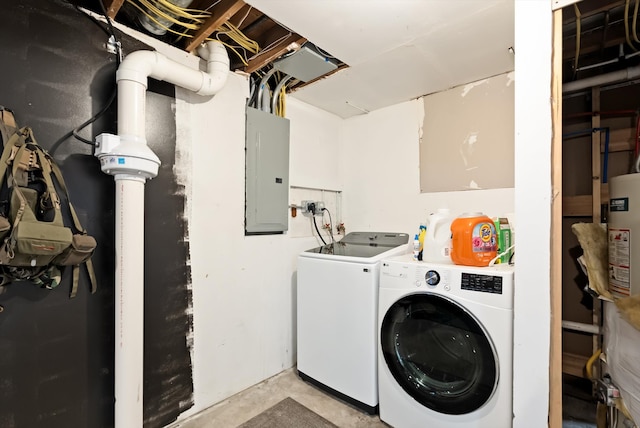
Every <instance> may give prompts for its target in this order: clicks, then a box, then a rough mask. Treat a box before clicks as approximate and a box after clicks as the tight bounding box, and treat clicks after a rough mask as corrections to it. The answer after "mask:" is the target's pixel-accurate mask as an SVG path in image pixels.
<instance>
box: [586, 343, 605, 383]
mask: <svg viewBox="0 0 640 428" xmlns="http://www.w3.org/2000/svg"><path fill="white" fill-rule="evenodd" d="M600 354H602V349H598V350H597V351H596V352H595V353H594V354H593V355H592V356H591V357H589V359H588V360H587V364H586V366H585V368H586V371H587V378H588V379H593V363H595V362H596V360H597V359H598V357H599V356H600Z"/></svg>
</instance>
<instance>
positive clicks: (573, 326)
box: [562, 320, 600, 334]
mask: <svg viewBox="0 0 640 428" xmlns="http://www.w3.org/2000/svg"><path fill="white" fill-rule="evenodd" d="M562 328H564V329H565V330H573V331H581V332H583V333H591V334H600V327H599V326H597V325H593V324H585V323H582V322H576V321H566V320H564V321H562Z"/></svg>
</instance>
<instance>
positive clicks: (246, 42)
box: [218, 22, 260, 53]
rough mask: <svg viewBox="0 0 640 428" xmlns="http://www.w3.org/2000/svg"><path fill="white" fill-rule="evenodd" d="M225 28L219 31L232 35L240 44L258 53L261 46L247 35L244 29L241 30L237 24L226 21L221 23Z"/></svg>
mask: <svg viewBox="0 0 640 428" xmlns="http://www.w3.org/2000/svg"><path fill="white" fill-rule="evenodd" d="M221 28H222V29H223V30H221V31H218V32H219V33H222V34H225V35H227V36H228V37H230V38H231V39H232V40H233V41H234V42H236V43H238V45H239V46H240V47H242V48H244V49H246V50H248V51H249V52H251V53H256V52H258V51H259V50H260V46H259V45H258V43H257V42H256V41H254V40H251V39H249V38H248V37H247V36H245V35H244V34H243V33H242V31H240V30H239V29H238V28H237V27H236V26H235V25H233V24H231V23H229V22H225V23H224V24H222V25H221Z"/></svg>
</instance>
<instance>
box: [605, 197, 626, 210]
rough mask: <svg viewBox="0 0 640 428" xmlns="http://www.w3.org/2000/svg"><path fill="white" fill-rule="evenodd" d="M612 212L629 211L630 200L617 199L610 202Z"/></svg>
mask: <svg viewBox="0 0 640 428" xmlns="http://www.w3.org/2000/svg"><path fill="white" fill-rule="evenodd" d="M609 209H610V210H611V211H629V198H615V199H610V200H609Z"/></svg>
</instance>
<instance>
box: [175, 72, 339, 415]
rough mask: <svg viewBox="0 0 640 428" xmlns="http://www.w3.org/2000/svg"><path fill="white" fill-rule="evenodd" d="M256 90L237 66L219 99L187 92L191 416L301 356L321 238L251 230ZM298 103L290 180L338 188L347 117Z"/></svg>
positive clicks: (183, 152)
mask: <svg viewBox="0 0 640 428" xmlns="http://www.w3.org/2000/svg"><path fill="white" fill-rule="evenodd" d="M247 95H248V83H247V80H246V78H245V77H243V76H240V75H234V74H230V75H229V81H228V82H227V84H226V86H225V87H224V89H223V90H222V91H221V92H220V93H218V94H217V95H216V96H215V97H213V98H210V99H206V98H202V97H200V96H198V95H195V94H192V93H188V92H185V91H178V98H179V99H178V101H177V107H176V115H177V122H178V142H177V152H178V156H177V159H179V164H178V165H177V166H176V170H177V171H178V172H179V174H180V175H181V176H182V181H183V183H184V184H185V189H186V194H187V199H188V205H187V207H188V213H187V215H188V218H189V246H190V254H191V260H190V263H191V269H192V289H193V319H194V332H193V354H192V359H193V379H194V395H195V397H194V400H195V406H194V407H193V408H192V409H190V410H189V411H188V412H187V413H185V414H184V415H183V417H187V416H188V415H191V414H194V413H197V412H199V411H201V410H203V409H205V408H207V407H209V406H211V405H213V404H215V403H217V402H219V401H221V400H223V399H225V398H227V397H229V396H231V395H233V394H235V393H237V392H239V391H241V390H243V389H245V388H247V387H249V386H251V385H253V384H256V383H258V382H260V381H262V380H263V379H266V378H268V377H270V376H272V375H275V374H277V373H279V372H280V371H282V370H284V369H286V368H289V367H291V366H292V365H293V364H294V363H295V340H294V339H295V333H296V332H295V326H294V319H295V313H296V312H295V284H296V280H295V271H296V268H295V264H296V258H297V255H298V254H299V253H300V252H301V251H303V250H306V249H309V248H312V247H315V246H317V241H316V239H315V238H313V237H312V234H311V229H310V225H307V229H308V234H307V235H306V237H301V238H294V237H291V236H290V235H289V234H284V235H267V236H244V179H245V164H244V135H245V128H244V127H245V120H244V117H245V113H244V108H245V101H246V96H247ZM290 101H291V102H289V103H288V106H287V108H288V113H289V117H290V118H291V139H290V144H291V149H290V163H291V167H290V169H291V172H290V184H291V185H297V186H309V187H323V188H326V187H331V188H337V187H339V184H340V176H339V172H338V168H337V166H336V165H337V162H336V161H335V160H332V159H331V158H332V157H333V156H335V153H336V152H337V150H338V143H339V128H340V127H339V125H340V122H341V119H339V118H337V117H336V116H334V115H331V114H329V113H326V112H324V111H322V110H318V109H316V108H314V107H311V106H308V105H306V104H304V103H297V102H295V101H294V100H290ZM298 202H299V201H298ZM297 220H300V221H305V219H304V218H303V217H302V216H299V217H298V218H297ZM306 221H307V222H308V218H307V219H306Z"/></svg>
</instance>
